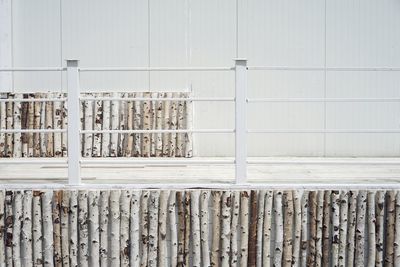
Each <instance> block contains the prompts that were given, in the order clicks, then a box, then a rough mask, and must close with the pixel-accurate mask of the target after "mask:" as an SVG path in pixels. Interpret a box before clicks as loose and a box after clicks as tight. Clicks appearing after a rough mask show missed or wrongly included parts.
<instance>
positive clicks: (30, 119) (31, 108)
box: [26, 94, 46, 157]
mask: <svg viewBox="0 0 400 267" xmlns="http://www.w3.org/2000/svg"><path fill="white" fill-rule="evenodd" d="M29 98H35V95H34V94H29ZM42 104H43V105H46V103H42ZM27 107H28V113H27V115H28V116H27V124H26V125H27V128H28V129H33V128H34V126H35V103H32V102H31V103H27ZM34 138H35V135H34V134H33V133H28V134H27V139H28V140H27V141H28V147H27V148H28V149H27V151H28V157H32V156H33V155H34V150H35V143H34V141H35V140H34Z"/></svg>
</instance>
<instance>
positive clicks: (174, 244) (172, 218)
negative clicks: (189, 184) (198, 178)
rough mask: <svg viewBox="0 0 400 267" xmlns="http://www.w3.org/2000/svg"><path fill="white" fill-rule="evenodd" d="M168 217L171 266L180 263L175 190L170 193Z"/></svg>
mask: <svg viewBox="0 0 400 267" xmlns="http://www.w3.org/2000/svg"><path fill="white" fill-rule="evenodd" d="M168 218H169V227H170V237H171V248H170V255H171V262H170V266H176V265H177V264H178V228H177V227H178V225H177V223H176V192H175V191H173V190H172V191H171V192H170V194H169V200H168Z"/></svg>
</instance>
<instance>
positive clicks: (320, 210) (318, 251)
mask: <svg viewBox="0 0 400 267" xmlns="http://www.w3.org/2000/svg"><path fill="white" fill-rule="evenodd" d="M323 215H324V191H318V194H317V225H316V227H317V234H316V239H315V266H317V267H319V266H321V265H322V237H323V234H322V233H323Z"/></svg>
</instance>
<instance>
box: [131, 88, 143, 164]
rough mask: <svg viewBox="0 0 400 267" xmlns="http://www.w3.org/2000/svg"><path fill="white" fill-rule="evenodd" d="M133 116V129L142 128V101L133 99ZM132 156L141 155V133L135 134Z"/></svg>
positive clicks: (140, 95)
mask: <svg viewBox="0 0 400 267" xmlns="http://www.w3.org/2000/svg"><path fill="white" fill-rule="evenodd" d="M135 97H136V98H139V97H142V93H135ZM134 109H135V110H134V111H135V117H134V119H133V128H134V129H135V130H139V129H142V101H139V100H138V101H135V104H134ZM133 150H134V153H133V154H134V156H135V157H140V156H141V155H142V134H135V145H134V149H133Z"/></svg>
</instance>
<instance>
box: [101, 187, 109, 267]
mask: <svg viewBox="0 0 400 267" xmlns="http://www.w3.org/2000/svg"><path fill="white" fill-rule="evenodd" d="M109 200H110V191H109V190H102V191H101V192H100V246H99V253H100V255H99V257H100V266H102V267H106V266H108V263H109V257H108V253H109V246H108V237H109V214H110V205H109Z"/></svg>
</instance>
